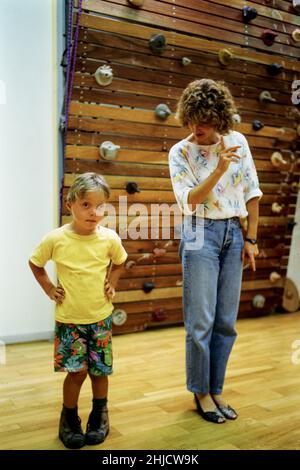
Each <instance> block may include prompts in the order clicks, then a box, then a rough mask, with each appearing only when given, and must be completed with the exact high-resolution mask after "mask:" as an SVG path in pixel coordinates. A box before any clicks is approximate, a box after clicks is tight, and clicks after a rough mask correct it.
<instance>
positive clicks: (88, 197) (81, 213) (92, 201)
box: [68, 191, 106, 235]
mask: <svg viewBox="0 0 300 470" xmlns="http://www.w3.org/2000/svg"><path fill="white" fill-rule="evenodd" d="M105 203H106V198H105V195H104V193H103V191H95V192H86V193H85V195H84V196H83V197H82V198H78V199H76V201H74V202H72V203H69V204H68V209H69V210H70V211H71V213H72V216H73V229H74V231H75V232H77V233H78V234H79V235H80V234H81V235H89V234H91V233H93V232H95V230H96V228H97V225H98V224H99V222H100V220H101V219H103V217H104V211H105Z"/></svg>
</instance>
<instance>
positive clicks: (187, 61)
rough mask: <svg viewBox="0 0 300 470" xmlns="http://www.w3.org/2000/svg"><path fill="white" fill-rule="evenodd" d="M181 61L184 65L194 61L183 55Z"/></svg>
mask: <svg viewBox="0 0 300 470" xmlns="http://www.w3.org/2000/svg"><path fill="white" fill-rule="evenodd" d="M181 63H182V65H183V66H184V67H187V66H188V65H190V64H191V63H192V61H191V59H189V58H188V57H182V59H181Z"/></svg>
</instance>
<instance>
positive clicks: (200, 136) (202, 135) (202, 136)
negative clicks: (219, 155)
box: [188, 122, 220, 145]
mask: <svg viewBox="0 0 300 470" xmlns="http://www.w3.org/2000/svg"><path fill="white" fill-rule="evenodd" d="M188 126H189V129H190V131H191V132H192V133H193V135H194V139H195V142H196V143H197V144H198V145H212V144H216V143H217V142H218V141H219V140H220V135H219V133H218V132H217V131H216V129H215V127H214V126H212V125H210V124H194V123H192V122H190V123H189V125H188Z"/></svg>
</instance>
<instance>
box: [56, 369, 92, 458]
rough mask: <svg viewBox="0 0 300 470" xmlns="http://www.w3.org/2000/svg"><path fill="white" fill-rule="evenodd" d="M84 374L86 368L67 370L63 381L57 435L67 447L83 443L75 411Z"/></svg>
mask: <svg viewBox="0 0 300 470" xmlns="http://www.w3.org/2000/svg"><path fill="white" fill-rule="evenodd" d="M86 376H87V371H86V370H81V371H79V372H69V373H68V375H67V377H66V378H65V381H64V387H63V393H64V404H63V409H62V412H61V416H60V422H59V437H60V439H61V440H62V442H63V443H64V445H65V446H66V447H68V448H69V449H79V448H80V447H82V446H84V444H85V436H84V434H83V430H82V427H81V420H80V418H79V416H78V412H77V403H78V397H79V393H80V389H81V386H82V384H83V382H84V381H85V379H86Z"/></svg>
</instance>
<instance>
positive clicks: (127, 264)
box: [125, 259, 136, 271]
mask: <svg viewBox="0 0 300 470" xmlns="http://www.w3.org/2000/svg"><path fill="white" fill-rule="evenodd" d="M135 266H136V262H135V261H133V260H132V259H131V260H129V261H127V263H126V264H125V269H126V270H127V271H130V269H132V268H134V267H135Z"/></svg>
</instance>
